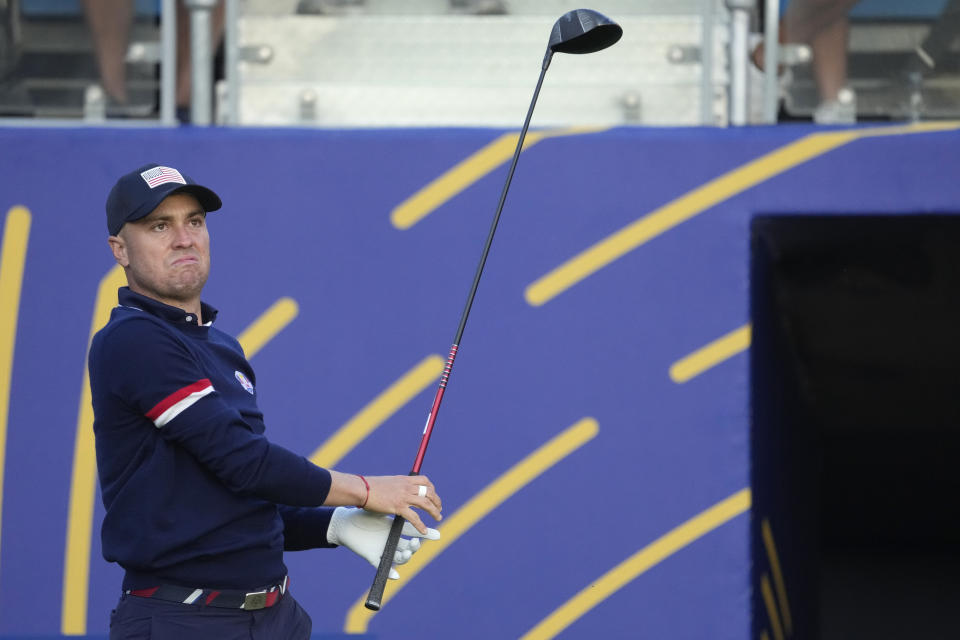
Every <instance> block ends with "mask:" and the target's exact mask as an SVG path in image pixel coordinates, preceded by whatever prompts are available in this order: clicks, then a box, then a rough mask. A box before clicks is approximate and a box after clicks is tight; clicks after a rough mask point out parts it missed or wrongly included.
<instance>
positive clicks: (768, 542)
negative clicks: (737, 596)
mask: <svg viewBox="0 0 960 640" xmlns="http://www.w3.org/2000/svg"><path fill="white" fill-rule="evenodd" d="M760 532H761V536H762V537H763V546H764V547H765V548H766V550H767V559H768V560H769V561H770V570H771V571H772V572H773V586H774V587H776V590H777V600H778V601H779V602H780V611H781V612H783V627H784V629H786V631H787V635H788V636H792V635H793V618H792V617H791V615H790V603H789V602H788V601H787V585H786V583H785V582H784V580H783V571H781V570H780V556H779V555H778V554H777V545H776V544H774V542H773V529H771V528H770V520H768V519H767V518H764V519H763V521H762V522H761V523H760Z"/></svg>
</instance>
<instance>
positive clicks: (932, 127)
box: [524, 122, 960, 306]
mask: <svg viewBox="0 0 960 640" xmlns="http://www.w3.org/2000/svg"><path fill="white" fill-rule="evenodd" d="M957 128H960V124H958V123H956V122H936V123H922V124H917V125H908V126H903V127H877V128H872V129H859V130H849V131H830V132H824V133H814V134H811V135H808V136H805V137H803V138H800V139H799V140H796V141H794V142H791V143H789V144H787V145H785V146H783V147H781V148H779V149H776V150H774V151H771V152H770V153H767V154H765V155H763V156H761V157H759V158H757V159H756V160H752V161H751V162H748V163H746V164H744V165H742V166H740V167H738V168H736V169H734V170H732V171H729V172H727V173H725V174H723V175H722V176H720V177H718V178H715V179H714V180H711V181H710V182H708V183H706V184H704V185H702V186H700V187H697V188H696V189H694V190H692V191H689V192H687V193H686V194H684V195H682V196H680V197H679V198H677V199H675V200H673V201H672V202H669V203H667V204H665V205H664V206H662V207H660V208H658V209H656V210H654V211H652V212H651V213H649V214H647V215H645V216H643V217H642V218H640V219H638V220H637V221H635V222H633V223H631V224H629V225H627V226H626V227H624V228H623V229H621V230H620V231H617V232H616V233H614V234H612V235H610V236H608V237H607V238H605V239H603V240H601V241H600V242H598V243H596V244H595V245H593V246H592V247H589V248H587V249H585V250H584V251H582V252H580V253H579V254H577V255H576V256H574V257H573V258H570V259H569V260H567V261H566V262H564V263H563V264H561V265H560V266H558V267H556V268H555V269H553V270H552V271H550V272H549V273H547V274H545V275H543V276H542V277H540V278H538V279H537V280H536V281H534V282H533V283H531V284H530V285H529V286H528V287H527V289H526V291H525V293H524V296H525V298H526V300H527V302H528V303H529V304H531V305H533V306H540V305H542V304H544V303H546V302H548V301H549V300H552V299H553V298H554V297H556V296H558V295H560V294H561V293H563V292H564V291H566V290H567V289H569V288H570V287H572V286H574V285H575V284H577V283H578V282H580V281H581V280H583V279H585V278H587V277H588V276H590V275H591V274H593V273H596V272H597V271H599V270H600V269H602V268H604V267H605V266H607V265H609V264H610V263H612V262H613V261H615V260H617V259H618V258H621V257H623V256H624V255H626V254H627V253H629V252H630V251H633V250H634V249H636V248H637V247H639V246H640V245H642V244H644V243H646V242H647V241H649V240H651V239H652V238H655V237H656V236H658V235H660V234H662V233H664V232H666V231H668V230H670V229H672V228H673V227H675V226H677V225H678V224H680V223H682V222H685V221H687V220H689V219H690V218H693V217H694V216H696V215H698V214H700V213H703V212H704V211H706V210H707V209H709V208H710V207H713V206H714V205H716V204H718V203H720V202H723V201H724V200H727V199H729V198H731V197H733V196H735V195H737V194H738V193H741V192H743V191H745V190H747V189H749V188H750V187H753V186H755V185H757V184H759V183H761V182H764V181H765V180H769V179H770V178H772V177H774V176H776V175H779V174H781V173H783V172H784V171H787V170H788V169H791V168H793V167H795V166H797V165H799V164H802V163H804V162H807V161H808V160H811V159H813V158H816V157H817V156H821V155H823V154H824V153H827V152H828V151H831V150H833V149H836V148H837V147H840V146H843V145H845V144H847V143H848V142H851V141H853V140H857V139H860V138H869V137H879V136H891V135H904V134H912V133H927V132H933V131H946V130H952V129H957Z"/></svg>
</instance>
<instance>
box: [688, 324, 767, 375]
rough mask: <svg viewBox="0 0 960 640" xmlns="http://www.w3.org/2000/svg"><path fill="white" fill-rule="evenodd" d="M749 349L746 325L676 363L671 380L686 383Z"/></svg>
mask: <svg viewBox="0 0 960 640" xmlns="http://www.w3.org/2000/svg"><path fill="white" fill-rule="evenodd" d="M749 348H750V325H749V324H745V325H743V326H742V327H740V328H739V329H734V330H733V331H731V332H730V333H728V334H726V335H723V336H720V337H719V338H717V339H716V340H714V341H713V342H711V343H709V344H707V345H705V346H703V347H701V348H699V349H697V350H696V351H694V352H693V353H691V354H690V355H688V356H686V357H683V358H681V359H680V360H677V361H676V362H674V363H673V364H672V365H671V366H670V379H671V380H673V381H674V382H676V383H677V384H681V383H684V382H686V381H687V380H690V379H691V378H694V377H696V376H698V375H700V374H701V373H703V372H704V371H706V370H707V369H710V368H712V367H715V366H717V365H718V364H720V363H721V362H723V361H724V360H727V359H729V358H732V357H733V356H735V355H737V354H738V353H740V352H741V351H745V350H747V349H749Z"/></svg>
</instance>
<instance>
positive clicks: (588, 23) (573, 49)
mask: <svg viewBox="0 0 960 640" xmlns="http://www.w3.org/2000/svg"><path fill="white" fill-rule="evenodd" d="M622 35H623V29H621V28H620V25H618V24H617V23H616V22H614V21H613V20H611V19H610V18H608V17H607V16H605V15H603V14H602V13H597V12H596V11H593V10H592V9H574V10H573V11H568V12H566V13H565V14H563V15H562V16H560V18H559V19H558V20H557V21H556V22H555V23H554V25H553V31H551V32H550V44H549V45H548V46H549V49H550V51H557V52H559V53H593V52H594V51H600V50H601V49H606V48H607V47H609V46H610V45H612V44H614V43H616V42H617V40H619V39H620V36H622Z"/></svg>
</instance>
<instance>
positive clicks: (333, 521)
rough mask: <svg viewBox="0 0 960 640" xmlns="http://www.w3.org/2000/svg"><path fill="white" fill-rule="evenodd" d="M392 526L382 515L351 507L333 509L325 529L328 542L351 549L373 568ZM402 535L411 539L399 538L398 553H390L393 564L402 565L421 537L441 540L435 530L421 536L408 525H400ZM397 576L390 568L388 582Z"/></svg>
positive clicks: (385, 516) (389, 519)
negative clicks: (328, 524) (401, 526)
mask: <svg viewBox="0 0 960 640" xmlns="http://www.w3.org/2000/svg"><path fill="white" fill-rule="evenodd" d="M392 524H393V518H392V517H391V516H388V515H384V514H382V513H373V512H372V511H366V510H364V509H354V508H352V507H337V508H336V509H334V510H333V516H332V517H331V518H330V526H329V527H328V528H327V542H329V543H330V544H339V545H342V546H344V547H346V548H347V549H350V551H353V552H354V553H355V554H357V555H358V556H360V557H361V558H363V559H364V560H366V561H367V562H369V563H370V564H372V565H373V566H374V567H376V566H378V565H379V564H380V554H382V553H383V547H384V545H386V544H387V536H388V535H389V534H390V526H391V525H392ZM401 533H402V534H403V535H405V536H411V538H400V542H398V543H397V551H396V553H394V554H393V563H394V564H403V563H404V562H406V561H407V560H409V559H410V556H412V555H413V554H414V553H415V552H416V551H417V549H419V548H420V538H426V539H427V540H439V539H440V532H439V531H437V530H436V529H430V528H429V527H428V528H427V534H426V535H424V534H422V533H420V532H419V531H417V529H416V528H415V527H414V526H413V525H412V524H410V523H409V522H405V523H404V524H403V531H401ZM399 577H400V574H399V573H397V571H396V569H394V568H393V567H390V579H391V580H397V579H398V578H399Z"/></svg>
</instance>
